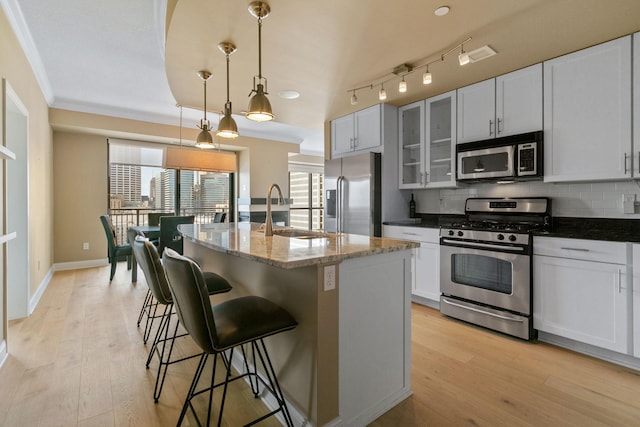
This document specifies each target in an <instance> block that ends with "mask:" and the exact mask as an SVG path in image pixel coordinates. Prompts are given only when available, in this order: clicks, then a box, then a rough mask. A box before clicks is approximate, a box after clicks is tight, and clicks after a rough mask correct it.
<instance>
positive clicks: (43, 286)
mask: <svg viewBox="0 0 640 427" xmlns="http://www.w3.org/2000/svg"><path fill="white" fill-rule="evenodd" d="M54 271H55V270H54V268H53V267H51V268H50V269H49V271H47V274H46V275H45V276H44V278H43V279H42V282H40V285H39V286H38V290H37V291H36V293H35V294H33V296H32V297H31V299H30V300H29V315H31V313H33V310H35V309H36V306H37V305H38V303H39V302H40V298H42V295H43V294H44V291H45V290H46V289H47V286H49V282H51V279H52V278H53V272H54Z"/></svg>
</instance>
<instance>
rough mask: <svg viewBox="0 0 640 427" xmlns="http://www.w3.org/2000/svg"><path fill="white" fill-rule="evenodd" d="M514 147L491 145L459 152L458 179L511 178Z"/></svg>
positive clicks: (513, 174)
mask: <svg viewBox="0 0 640 427" xmlns="http://www.w3.org/2000/svg"><path fill="white" fill-rule="evenodd" d="M514 151H515V149H514V147H513V145H507V146H504V147H491V148H486V149H479V150H470V151H460V152H458V179H459V180H465V179H470V180H476V179H486V178H510V177H513V176H515V173H514V168H513V166H514V158H513V156H514Z"/></svg>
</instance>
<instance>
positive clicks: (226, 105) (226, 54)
mask: <svg viewBox="0 0 640 427" xmlns="http://www.w3.org/2000/svg"><path fill="white" fill-rule="evenodd" d="M225 56H226V57H227V103H226V104H225V107H226V108H228V107H229V54H228V53H225Z"/></svg>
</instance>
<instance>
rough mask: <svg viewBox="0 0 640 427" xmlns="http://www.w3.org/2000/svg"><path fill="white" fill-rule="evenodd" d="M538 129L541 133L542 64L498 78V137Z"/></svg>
mask: <svg viewBox="0 0 640 427" xmlns="http://www.w3.org/2000/svg"><path fill="white" fill-rule="evenodd" d="M539 130H542V64H536V65H532V66H531V67H527V68H523V69H522V70H518V71H514V72H512V73H509V74H505V75H503V76H499V77H497V78H496V132H497V136H509V135H517V134H519V133H525V132H534V131H539Z"/></svg>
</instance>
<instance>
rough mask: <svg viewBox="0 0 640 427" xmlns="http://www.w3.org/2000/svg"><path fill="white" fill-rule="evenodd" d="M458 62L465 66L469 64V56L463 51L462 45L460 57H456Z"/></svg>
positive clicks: (461, 46)
mask: <svg viewBox="0 0 640 427" xmlns="http://www.w3.org/2000/svg"><path fill="white" fill-rule="evenodd" d="M458 62H460V65H467V64H468V63H469V54H468V53H466V52H465V51H464V43H462V44H461V45H460V55H458Z"/></svg>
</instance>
